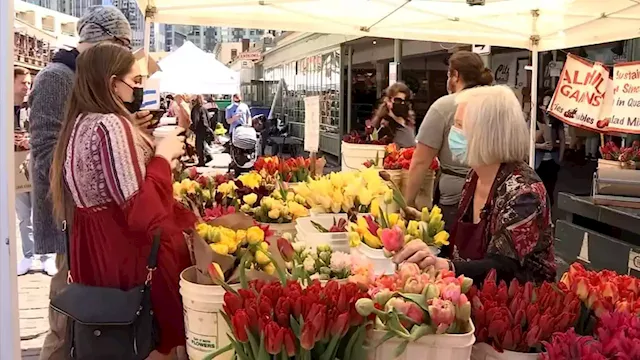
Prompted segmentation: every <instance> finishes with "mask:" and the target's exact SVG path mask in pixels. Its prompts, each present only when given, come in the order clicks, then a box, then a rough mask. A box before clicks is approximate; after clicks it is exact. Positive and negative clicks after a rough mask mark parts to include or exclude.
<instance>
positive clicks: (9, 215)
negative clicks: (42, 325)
mask: <svg viewBox="0 0 640 360" xmlns="http://www.w3.org/2000/svg"><path fill="white" fill-rule="evenodd" d="M13 10H14V9H13V1H0V53H2V54H4V56H2V57H0V64H1V66H0V73H1V74H4V75H3V76H2V77H0V78H1V79H2V80H0V99H4V100H3V103H4V104H5V106H3V107H2V109H3V110H2V111H3V114H4V115H3V116H0V118H3V119H11V115H12V112H11V109H13V108H12V107H11V106H6V105H7V104H13V76H11V75H9V74H11V73H12V71H11V70H12V68H13V21H14V12H13ZM2 125H3V126H4V130H2V131H0V134H2V135H3V136H4V141H0V144H2V145H0V168H2V169H4V171H3V172H1V173H0V264H1V265H0V266H3V267H4V268H3V269H2V270H0V294H2V296H1V297H0V359H2V360H5V359H6V360H18V359H20V324H19V318H18V314H19V312H18V277H17V275H16V270H17V269H16V264H17V257H16V256H17V254H16V250H17V248H16V242H15V239H16V230H15V227H16V220H15V219H16V216H15V212H14V211H15V189H16V187H15V179H14V169H15V165H14V156H13V122H11V121H3V122H2Z"/></svg>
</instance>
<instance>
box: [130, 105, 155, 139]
mask: <svg viewBox="0 0 640 360" xmlns="http://www.w3.org/2000/svg"><path fill="white" fill-rule="evenodd" d="M133 116H134V117H133V121H134V124H136V126H137V127H138V128H139V129H140V130H142V131H143V132H145V133H147V134H148V135H151V134H153V129H152V128H149V125H151V122H152V120H153V114H152V113H151V112H150V111H149V110H140V111H138V112H137V113H135V114H133Z"/></svg>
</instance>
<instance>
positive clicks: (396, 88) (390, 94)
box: [371, 82, 415, 127]
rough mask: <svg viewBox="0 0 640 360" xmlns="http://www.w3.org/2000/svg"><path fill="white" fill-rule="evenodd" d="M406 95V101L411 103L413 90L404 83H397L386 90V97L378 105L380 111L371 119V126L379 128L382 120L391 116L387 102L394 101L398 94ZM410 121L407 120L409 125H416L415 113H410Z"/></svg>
mask: <svg viewBox="0 0 640 360" xmlns="http://www.w3.org/2000/svg"><path fill="white" fill-rule="evenodd" d="M400 93H402V94H404V95H405V99H407V101H409V100H410V99H411V95H412V93H411V89H409V87H408V86H407V85H405V83H403V82H397V83H395V84H393V85H391V86H389V87H388V88H386V89H385V90H384V96H383V98H382V100H381V101H380V105H378V109H377V110H376V113H375V114H374V115H373V119H371V124H372V125H373V126H374V127H378V126H379V125H380V123H381V122H382V120H383V119H384V118H385V117H387V116H388V115H389V108H388V107H387V103H386V100H390V101H393V98H394V97H396V95H398V94H400ZM409 114H410V115H409V119H405V120H406V121H407V124H408V125H412V126H413V125H415V117H414V115H413V111H411V112H409Z"/></svg>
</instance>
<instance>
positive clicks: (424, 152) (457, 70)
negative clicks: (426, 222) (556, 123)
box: [404, 51, 493, 230]
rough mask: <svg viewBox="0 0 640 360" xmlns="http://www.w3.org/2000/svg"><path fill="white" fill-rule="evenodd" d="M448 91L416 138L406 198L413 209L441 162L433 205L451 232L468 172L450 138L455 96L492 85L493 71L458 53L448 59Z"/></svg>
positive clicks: (470, 55)
mask: <svg viewBox="0 0 640 360" xmlns="http://www.w3.org/2000/svg"><path fill="white" fill-rule="evenodd" d="M447 74H448V79H447V90H448V92H449V95H447V96H443V97H441V98H440V99H438V100H436V101H435V102H434V103H433V105H431V107H430V108H429V110H428V111H427V115H426V116H425V117H424V120H423V121H422V124H420V129H419V130H418V136H417V137H416V141H417V145H416V151H415V152H414V154H413V158H412V160H411V167H410V169H409V180H408V182H407V184H406V185H405V190H404V191H405V193H404V196H405V198H406V199H407V202H408V203H409V204H410V205H412V206H413V205H414V203H415V200H416V196H417V195H418V192H419V190H420V187H421V185H422V183H423V181H424V174H425V173H426V172H427V170H428V169H429V166H430V165H431V162H432V161H433V158H435V157H436V156H437V157H438V159H439V160H440V165H441V166H440V168H441V174H440V178H439V181H438V184H436V186H435V188H436V191H435V194H434V197H433V199H434V203H435V204H438V205H439V206H440V208H441V209H442V216H443V219H444V221H445V224H446V225H445V226H446V229H447V230H448V229H450V226H451V223H452V221H453V220H454V218H455V214H456V210H457V208H458V202H459V201H460V193H461V191H462V186H463V185H464V179H465V177H466V176H467V172H468V171H469V168H468V167H467V166H466V165H465V164H464V163H461V162H460V161H459V160H456V159H455V158H454V157H453V155H452V149H451V148H450V147H449V143H448V142H447V138H448V136H449V131H450V129H451V127H452V126H453V114H454V113H455V112H456V102H455V99H456V96H457V95H456V94H457V93H459V92H460V91H462V90H463V89H469V88H472V87H476V86H483V85H490V84H491V83H492V82H493V76H492V75H491V70H489V69H487V68H485V66H484V63H483V62H482V59H481V58H480V56H479V55H478V54H475V53H472V52H470V51H458V52H457V53H455V54H453V55H452V56H451V58H450V59H449V71H448V73H447Z"/></svg>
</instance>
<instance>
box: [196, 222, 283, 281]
mask: <svg viewBox="0 0 640 360" xmlns="http://www.w3.org/2000/svg"><path fill="white" fill-rule="evenodd" d="M196 231H197V232H198V235H200V236H201V237H202V238H203V239H204V240H205V241H206V242H207V244H209V246H210V247H211V250H213V252H215V253H216V254H219V255H226V256H234V257H238V258H240V257H242V256H244V255H245V254H247V252H249V254H250V256H249V261H248V262H247V266H248V267H250V268H253V269H259V270H262V271H264V272H266V273H267V274H269V275H272V274H273V273H275V271H276V268H275V266H274V265H273V263H272V261H271V254H270V253H269V244H268V243H267V242H266V241H265V235H264V231H263V230H262V229H261V228H260V227H258V226H252V227H250V228H248V229H246V230H237V231H234V230H231V229H229V228H226V227H223V226H212V225H209V224H207V223H200V224H198V225H197V227H196Z"/></svg>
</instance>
